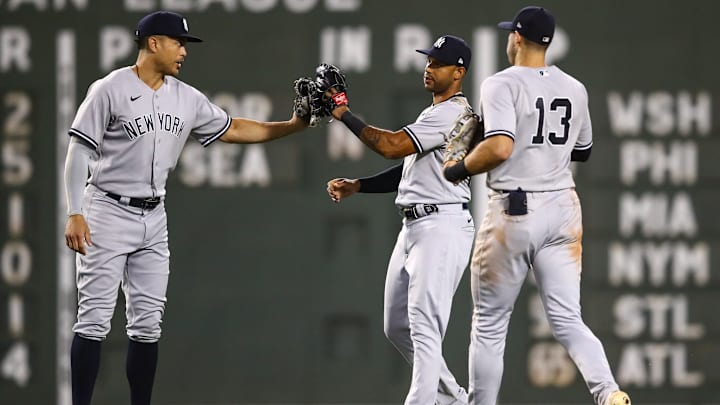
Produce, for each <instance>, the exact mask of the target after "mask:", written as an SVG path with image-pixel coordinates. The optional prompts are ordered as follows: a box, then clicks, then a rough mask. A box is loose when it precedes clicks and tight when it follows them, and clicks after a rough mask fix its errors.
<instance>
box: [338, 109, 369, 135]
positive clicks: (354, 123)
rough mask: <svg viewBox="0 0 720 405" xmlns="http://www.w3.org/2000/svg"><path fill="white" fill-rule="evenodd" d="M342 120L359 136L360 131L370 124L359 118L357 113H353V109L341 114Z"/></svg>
mask: <svg viewBox="0 0 720 405" xmlns="http://www.w3.org/2000/svg"><path fill="white" fill-rule="evenodd" d="M340 121H342V122H343V124H345V126H346V127H348V129H350V131H352V133H353V134H355V136H357V137H358V138H359V137H360V133H361V132H362V130H363V129H364V128H365V127H367V126H368V125H367V124H366V123H365V122H363V120H361V119H360V118H358V117H357V116H356V115H355V114H353V113H352V111H349V110H348V111H345V112H344V113H343V115H341V116H340Z"/></svg>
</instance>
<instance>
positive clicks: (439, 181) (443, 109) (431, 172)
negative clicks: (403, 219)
mask: <svg viewBox="0 0 720 405" xmlns="http://www.w3.org/2000/svg"><path fill="white" fill-rule="evenodd" d="M465 108H470V105H469V104H468V101H467V98H465V96H463V95H461V94H457V95H455V96H453V97H451V98H450V99H448V100H446V101H444V102H442V103H439V104H434V105H431V106H429V107H427V108H426V109H425V110H423V111H422V112H421V113H420V115H419V116H418V118H417V120H416V121H415V122H414V123H413V124H410V125H407V126H405V127H404V128H403V130H405V132H407V134H408V135H409V136H410V139H411V140H412V142H413V144H414V145H415V149H416V150H417V151H418V153H415V154H412V155H409V156H406V157H405V161H404V162H403V173H402V179H401V180H400V185H399V186H398V194H397V198H396V199H395V204H396V205H397V206H399V207H407V206H411V205H413V204H452V203H461V202H468V201H470V183H469V182H467V181H464V182H462V183H460V184H458V185H457V186H456V185H454V184H452V183H450V182H448V181H446V180H445V178H444V177H443V174H442V166H443V152H444V151H445V149H444V147H443V146H444V144H445V141H446V140H447V139H446V136H447V132H448V130H449V129H450V126H451V124H452V123H453V122H454V121H455V119H456V118H457V117H458V115H460V114H461V113H462V112H463V111H464V109H465Z"/></svg>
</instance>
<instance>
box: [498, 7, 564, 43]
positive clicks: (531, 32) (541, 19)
mask: <svg viewBox="0 0 720 405" xmlns="http://www.w3.org/2000/svg"><path fill="white" fill-rule="evenodd" d="M498 27H499V28H502V29H504V30H508V31H517V32H519V33H520V35H522V36H523V37H525V38H527V39H529V40H531V41H533V42H536V43H538V44H540V45H550V42H552V38H553V34H555V17H553V15H552V14H551V13H550V11H548V10H547V9H545V8H543V7H537V6H528V7H525V8H523V9H522V10H520V11H518V13H517V15H515V18H513V20H512V21H503V22H501V23H499V24H498Z"/></svg>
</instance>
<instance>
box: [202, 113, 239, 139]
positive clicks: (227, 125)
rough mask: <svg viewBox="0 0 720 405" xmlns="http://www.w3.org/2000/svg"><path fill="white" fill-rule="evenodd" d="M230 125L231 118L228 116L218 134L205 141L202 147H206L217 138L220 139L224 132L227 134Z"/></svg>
mask: <svg viewBox="0 0 720 405" xmlns="http://www.w3.org/2000/svg"><path fill="white" fill-rule="evenodd" d="M230 124H232V118H230V116H229V115H228V118H227V122H226V123H225V125H224V126H223V128H222V129H221V130H220V131H219V132H218V133H216V134H215V135H213V136H211V137H210V138H208V139H207V140H205V142H203V143H202V146H203V147H208V146H210V144H211V143H213V142H215V141H216V140H218V138H220V137H221V136H223V134H224V133H225V132H227V130H228V128H230Z"/></svg>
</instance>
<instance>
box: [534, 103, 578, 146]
mask: <svg viewBox="0 0 720 405" xmlns="http://www.w3.org/2000/svg"><path fill="white" fill-rule="evenodd" d="M535 108H537V109H538V112H539V117H538V127H537V133H536V134H535V136H533V137H532V143H534V144H541V143H543V142H544V141H545V140H544V138H543V126H544V125H545V99H544V98H542V97H538V98H537V100H535ZM558 108H564V109H565V115H564V116H563V117H562V118H560V125H562V126H563V134H562V136H558V134H557V132H553V131H549V132H548V139H549V140H550V143H551V144H553V145H564V144H565V143H566V142H567V141H568V134H569V133H570V118H571V117H572V105H571V104H570V100H568V99H567V98H554V99H553V101H552V102H550V111H557V110H558Z"/></svg>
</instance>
